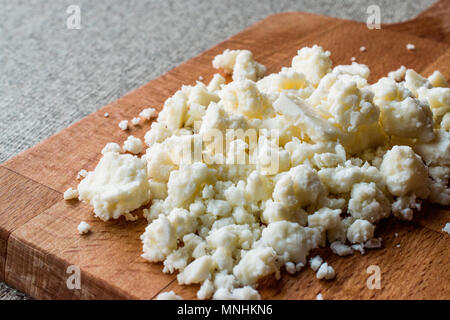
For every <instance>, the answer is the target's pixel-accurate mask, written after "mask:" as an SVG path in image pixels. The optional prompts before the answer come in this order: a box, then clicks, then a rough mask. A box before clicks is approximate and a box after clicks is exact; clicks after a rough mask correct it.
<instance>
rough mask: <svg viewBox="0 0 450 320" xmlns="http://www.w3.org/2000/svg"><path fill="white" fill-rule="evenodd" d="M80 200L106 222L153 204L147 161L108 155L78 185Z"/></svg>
mask: <svg viewBox="0 0 450 320" xmlns="http://www.w3.org/2000/svg"><path fill="white" fill-rule="evenodd" d="M78 192H79V198H80V200H82V201H86V202H88V203H90V204H91V205H92V206H93V207H94V213H95V215H96V216H97V217H99V218H100V219H102V220H104V221H107V220H109V219H110V218H113V219H117V218H119V217H120V216H121V215H124V216H127V215H128V214H129V213H130V212H131V211H133V210H135V209H137V208H139V207H140V206H141V205H143V204H146V203H148V202H149V201H150V189H149V184H148V177H147V166H146V162H145V160H142V159H139V158H137V157H135V156H132V155H129V154H119V153H116V152H106V153H105V154H104V155H103V158H102V159H101V160H100V162H99V163H98V165H97V167H96V168H95V170H94V171H93V172H90V173H89V175H88V176H87V177H86V178H85V179H83V180H82V181H81V182H80V184H79V185H78Z"/></svg>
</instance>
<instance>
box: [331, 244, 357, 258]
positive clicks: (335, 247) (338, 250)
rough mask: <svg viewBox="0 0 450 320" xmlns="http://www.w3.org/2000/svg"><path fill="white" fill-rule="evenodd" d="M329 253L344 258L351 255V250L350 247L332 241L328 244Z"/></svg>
mask: <svg viewBox="0 0 450 320" xmlns="http://www.w3.org/2000/svg"><path fill="white" fill-rule="evenodd" d="M330 248H331V251H333V253H334V254H337V255H338V256H341V257H344V256H348V255H350V254H352V253H353V249H352V247H350V246H347V245H345V244H343V243H342V242H340V241H334V242H332V243H331V244H330Z"/></svg>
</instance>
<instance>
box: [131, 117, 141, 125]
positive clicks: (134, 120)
mask: <svg viewBox="0 0 450 320" xmlns="http://www.w3.org/2000/svg"><path fill="white" fill-rule="evenodd" d="M140 121H141V118H138V117H136V118H133V119H131V123H132V124H133V126H137V125H138V124H139V122H140Z"/></svg>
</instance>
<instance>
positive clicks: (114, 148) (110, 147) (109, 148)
mask: <svg viewBox="0 0 450 320" xmlns="http://www.w3.org/2000/svg"><path fill="white" fill-rule="evenodd" d="M120 151H121V149H120V146H119V145H118V144H117V143H115V142H109V143H107V144H106V145H105V147H104V148H103V149H102V154H103V155H105V154H106V153H108V152H115V153H120Z"/></svg>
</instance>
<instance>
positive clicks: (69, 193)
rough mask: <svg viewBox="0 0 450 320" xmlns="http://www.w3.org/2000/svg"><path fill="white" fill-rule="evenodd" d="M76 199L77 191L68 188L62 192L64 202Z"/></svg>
mask: <svg viewBox="0 0 450 320" xmlns="http://www.w3.org/2000/svg"><path fill="white" fill-rule="evenodd" d="M77 198H78V190H77V189H72V188H69V189H67V190H66V191H64V200H73V199H77Z"/></svg>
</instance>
